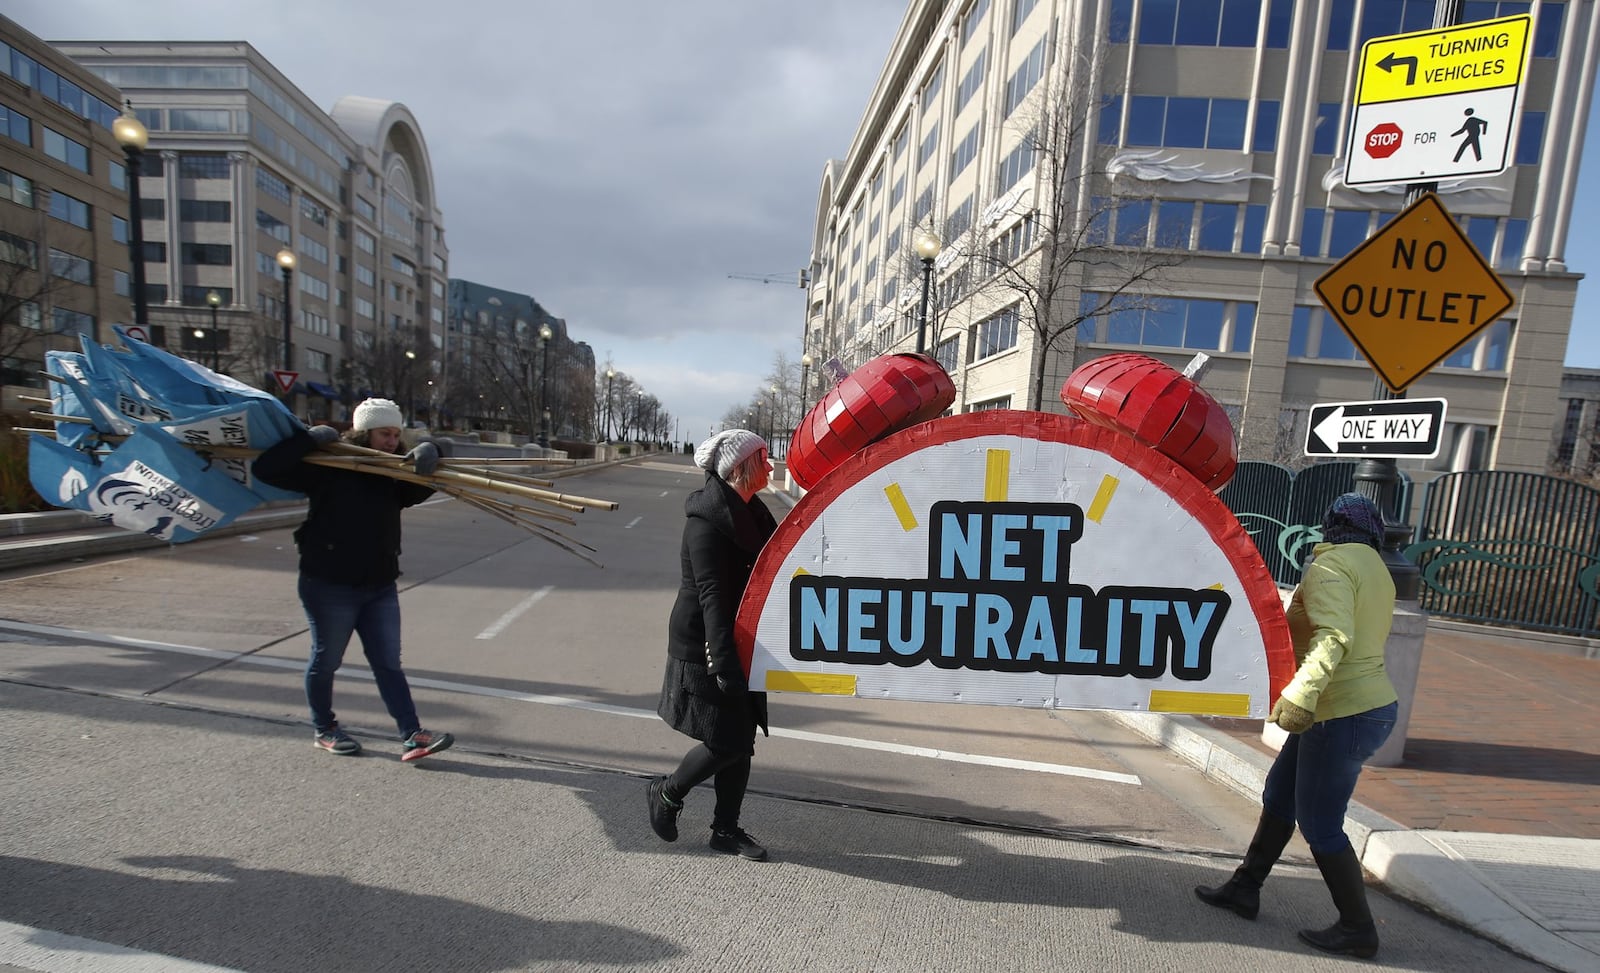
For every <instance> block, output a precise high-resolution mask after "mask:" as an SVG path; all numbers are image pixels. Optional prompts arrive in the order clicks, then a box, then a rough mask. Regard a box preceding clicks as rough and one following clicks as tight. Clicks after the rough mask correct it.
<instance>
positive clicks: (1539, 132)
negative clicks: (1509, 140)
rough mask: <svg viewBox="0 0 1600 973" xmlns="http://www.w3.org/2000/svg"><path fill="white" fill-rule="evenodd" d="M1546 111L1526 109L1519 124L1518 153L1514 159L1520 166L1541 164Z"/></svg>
mask: <svg viewBox="0 0 1600 973" xmlns="http://www.w3.org/2000/svg"><path fill="white" fill-rule="evenodd" d="M1544 118H1545V115H1544V112H1542V111H1525V112H1523V113H1522V122H1521V124H1519V125H1518V126H1517V155H1516V158H1515V159H1514V160H1513V161H1514V162H1516V164H1517V165H1519V166H1536V165H1538V164H1539V150H1540V149H1541V148H1543V147H1544Z"/></svg>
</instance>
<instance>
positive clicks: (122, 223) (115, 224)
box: [111, 216, 128, 245]
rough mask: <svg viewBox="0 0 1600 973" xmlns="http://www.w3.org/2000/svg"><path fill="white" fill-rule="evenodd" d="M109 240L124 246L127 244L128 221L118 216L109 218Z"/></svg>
mask: <svg viewBox="0 0 1600 973" xmlns="http://www.w3.org/2000/svg"><path fill="white" fill-rule="evenodd" d="M111 239H113V240H115V241H116V242H118V243H121V244H124V245H126V244H127V242H128V221H127V220H125V219H123V218H122V217H120V216H113V217H111Z"/></svg>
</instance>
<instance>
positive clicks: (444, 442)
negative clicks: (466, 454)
mask: <svg viewBox="0 0 1600 973" xmlns="http://www.w3.org/2000/svg"><path fill="white" fill-rule="evenodd" d="M422 442H425V443H433V445H434V447H435V448H437V449H438V450H439V455H440V456H442V457H443V458H445V459H449V458H450V457H452V456H454V455H455V454H456V441H455V440H454V439H451V438H450V437H449V436H446V437H444V438H442V439H424V440H422Z"/></svg>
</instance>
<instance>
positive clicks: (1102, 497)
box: [1085, 473, 1122, 524]
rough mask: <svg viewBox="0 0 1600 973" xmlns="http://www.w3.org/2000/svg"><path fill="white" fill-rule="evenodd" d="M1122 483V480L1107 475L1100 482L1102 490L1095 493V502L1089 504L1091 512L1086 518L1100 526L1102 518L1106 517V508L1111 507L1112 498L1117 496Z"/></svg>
mask: <svg viewBox="0 0 1600 973" xmlns="http://www.w3.org/2000/svg"><path fill="white" fill-rule="evenodd" d="M1121 482H1122V481H1121V480H1119V479H1117V478H1116V477H1114V476H1112V475H1111V474H1109V473H1107V474H1106V475H1105V477H1104V478H1103V479H1101V480H1100V489H1099V490H1098V491H1096V492H1095V495H1094V502H1093V503H1091V504H1089V512H1088V513H1087V514H1085V516H1087V517H1088V518H1089V519H1090V520H1092V521H1094V522H1095V523H1097V524H1098V523H1099V522H1100V518H1101V517H1104V516H1105V515H1106V508H1107V507H1109V506H1111V497H1112V496H1113V495H1115V494H1116V492H1117V485H1118V484H1119V483H1121Z"/></svg>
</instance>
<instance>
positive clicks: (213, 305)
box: [206, 289, 222, 372]
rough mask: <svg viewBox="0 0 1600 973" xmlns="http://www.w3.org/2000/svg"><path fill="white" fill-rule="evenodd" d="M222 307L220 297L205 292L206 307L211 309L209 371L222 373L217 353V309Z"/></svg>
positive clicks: (211, 292)
mask: <svg viewBox="0 0 1600 973" xmlns="http://www.w3.org/2000/svg"><path fill="white" fill-rule="evenodd" d="M221 306H222V295H221V294H218V293H217V292H216V290H214V289H213V290H209V291H206V307H209V308H210V309H211V370H212V371H213V372H220V371H222V365H221V360H220V358H219V356H218V351H217V347H218V346H217V339H218V335H217V308H219V307H221Z"/></svg>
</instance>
